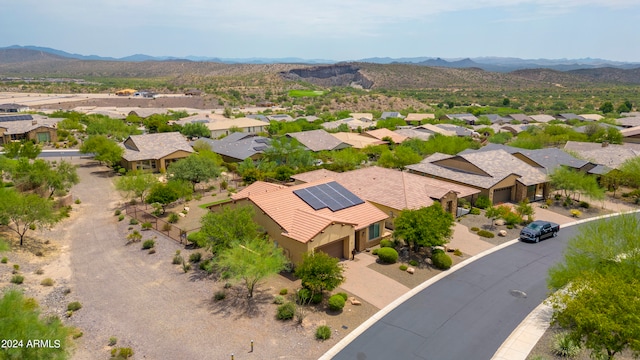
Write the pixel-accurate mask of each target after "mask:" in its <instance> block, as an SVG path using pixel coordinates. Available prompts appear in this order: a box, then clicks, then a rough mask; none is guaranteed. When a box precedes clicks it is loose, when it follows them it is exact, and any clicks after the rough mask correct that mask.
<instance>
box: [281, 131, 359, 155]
mask: <svg viewBox="0 0 640 360" xmlns="http://www.w3.org/2000/svg"><path fill="white" fill-rule="evenodd" d="M286 136H287V137H290V138H294V139H296V140H298V142H299V143H300V144H302V145H304V147H306V148H307V149H309V150H311V151H314V152H317V151H323V150H340V149H344V148H348V147H350V146H351V145H349V144H347V143H345V142H343V141H342V140H340V139H338V138H337V137H335V136H333V135H331V134H329V133H328V132H326V131H325V130H322V129H318V130H311V131H301V132H295V133H289V134H287V135H286Z"/></svg>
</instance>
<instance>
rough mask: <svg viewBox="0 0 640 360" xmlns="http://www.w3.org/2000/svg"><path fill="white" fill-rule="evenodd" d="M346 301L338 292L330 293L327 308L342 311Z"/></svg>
mask: <svg viewBox="0 0 640 360" xmlns="http://www.w3.org/2000/svg"><path fill="white" fill-rule="evenodd" d="M345 303H346V301H345V300H344V298H343V297H342V296H340V295H338V294H336V295H332V296H331V297H330V298H329V310H331V311H342V309H343V308H344V304H345Z"/></svg>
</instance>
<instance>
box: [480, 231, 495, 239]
mask: <svg viewBox="0 0 640 360" xmlns="http://www.w3.org/2000/svg"><path fill="white" fill-rule="evenodd" d="M478 235H479V236H482V237H486V238H489V239H491V238H493V237H495V235H494V234H493V233H492V232H491V231H487V230H480V231H478Z"/></svg>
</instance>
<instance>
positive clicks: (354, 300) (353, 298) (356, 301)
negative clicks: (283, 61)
mask: <svg viewBox="0 0 640 360" xmlns="http://www.w3.org/2000/svg"><path fill="white" fill-rule="evenodd" d="M349 302H350V303H351V305H362V303H361V302H360V301H358V300H357V299H356V298H355V297H353V296H352V297H350V298H349Z"/></svg>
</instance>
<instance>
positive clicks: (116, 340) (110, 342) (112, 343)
mask: <svg viewBox="0 0 640 360" xmlns="http://www.w3.org/2000/svg"><path fill="white" fill-rule="evenodd" d="M117 343H118V338H117V337H115V336H112V337H110V338H109V346H114V345H115V344H117Z"/></svg>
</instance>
